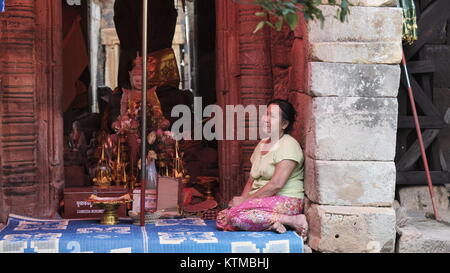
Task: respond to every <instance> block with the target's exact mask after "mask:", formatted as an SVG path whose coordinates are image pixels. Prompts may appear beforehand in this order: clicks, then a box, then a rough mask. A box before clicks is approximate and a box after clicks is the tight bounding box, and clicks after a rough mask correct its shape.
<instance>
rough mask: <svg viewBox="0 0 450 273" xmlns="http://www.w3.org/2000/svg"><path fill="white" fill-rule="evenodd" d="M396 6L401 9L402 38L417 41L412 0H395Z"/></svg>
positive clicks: (410, 41) (414, 9)
mask: <svg viewBox="0 0 450 273" xmlns="http://www.w3.org/2000/svg"><path fill="white" fill-rule="evenodd" d="M397 6H398V7H401V8H402V9H403V37H402V39H403V40H404V41H405V42H406V43H408V44H412V43H414V41H417V39H418V35H417V19H416V6H415V5H414V0H397Z"/></svg>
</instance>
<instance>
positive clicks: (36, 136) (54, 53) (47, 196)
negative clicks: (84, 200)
mask: <svg viewBox="0 0 450 273" xmlns="http://www.w3.org/2000/svg"><path fill="white" fill-rule="evenodd" d="M55 3H56V2H54V1H52V0H42V1H25V0H11V1H7V2H6V4H7V11H6V12H5V13H2V14H1V15H0V121H1V123H0V221H1V220H4V219H5V218H6V216H7V215H8V213H17V214H22V215H28V216H37V217H51V216H53V215H55V213H56V210H57V208H58V203H59V200H60V197H61V191H62V187H63V177H64V176H63V154H62V147H63V144H62V139H63V137H62V100H61V92H62V73H61V71H62V70H61V69H62V54H61V53H62V52H61V50H62V37H61V22H62V19H61V5H60V4H55ZM57 3H61V2H57Z"/></svg>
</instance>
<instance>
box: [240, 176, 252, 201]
mask: <svg viewBox="0 0 450 273" xmlns="http://www.w3.org/2000/svg"><path fill="white" fill-rule="evenodd" d="M252 186H253V177H252V176H251V175H249V176H248V179H247V183H246V184H245V187H244V190H243V191H242V194H241V196H245V197H247V196H248V193H249V192H250V190H251V189H252Z"/></svg>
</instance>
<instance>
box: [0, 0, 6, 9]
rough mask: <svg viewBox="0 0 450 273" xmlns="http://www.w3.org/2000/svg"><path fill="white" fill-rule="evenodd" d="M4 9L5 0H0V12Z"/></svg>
mask: <svg viewBox="0 0 450 273" xmlns="http://www.w3.org/2000/svg"><path fill="white" fill-rule="evenodd" d="M4 11H5V0H0V12H4Z"/></svg>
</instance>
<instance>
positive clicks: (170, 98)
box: [61, 0, 220, 217]
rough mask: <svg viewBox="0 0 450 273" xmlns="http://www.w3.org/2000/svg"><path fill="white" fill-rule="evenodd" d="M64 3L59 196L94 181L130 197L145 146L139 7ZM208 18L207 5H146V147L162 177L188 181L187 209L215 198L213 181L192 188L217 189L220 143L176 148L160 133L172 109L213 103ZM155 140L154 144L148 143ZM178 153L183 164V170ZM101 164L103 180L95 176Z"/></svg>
mask: <svg viewBox="0 0 450 273" xmlns="http://www.w3.org/2000/svg"><path fill="white" fill-rule="evenodd" d="M61 5H62V18H63V22H62V32H63V45H64V48H63V74H64V77H63V82H64V84H63V85H64V92H63V93H64V94H63V114H64V115H63V117H64V177H65V189H66V193H65V196H67V195H71V196H72V192H73V193H77V194H79V193H80V192H84V191H86V192H92V189H91V188H90V187H92V186H100V184H99V183H100V182H99V181H100V180H104V181H108V183H107V184H108V185H111V186H113V189H114V191H115V192H116V193H117V194H119V193H120V194H121V193H124V192H126V190H128V191H129V192H133V190H134V189H135V188H137V187H138V186H139V161H140V158H141V155H140V151H139V145H140V144H139V143H140V142H141V141H142V140H141V139H140V131H139V130H138V127H139V123H140V118H139V115H136V113H137V112H138V111H139V109H140V108H139V107H140V105H139V103H140V95H139V96H138V94H140V91H139V90H138V87H137V83H136V82H135V81H134V80H133V77H134V76H135V75H137V76H140V73H139V71H138V70H137V67H138V63H139V62H141V59H142V58H141V57H140V56H142V52H141V44H142V37H141V28H142V23H141V13H142V12H141V6H142V5H141V2H140V1H128V0H123V1H122V0H110V1H102V2H101V3H100V4H96V3H95V1H80V4H79V5H76V4H68V1H65V0H61ZM213 11H215V3H214V1H195V3H194V2H186V3H185V1H178V0H175V1H166V0H164V1H157V0H154V1H149V21H148V22H149V23H148V47H149V48H148V54H149V61H148V70H149V71H150V74H151V75H149V78H150V79H149V83H148V87H149V89H150V90H151V91H148V92H150V93H148V94H149V95H148V97H150V98H149V99H148V106H150V109H151V111H152V114H151V115H150V116H149V117H150V123H151V124H150V125H148V127H149V128H150V129H149V131H148V136H147V137H146V139H144V141H148V145H149V146H150V147H151V148H150V149H151V151H152V152H153V151H154V152H155V153H156V155H155V158H156V159H155V168H156V172H157V173H158V174H159V175H160V176H164V177H178V178H180V180H183V181H184V182H186V183H191V184H189V186H192V188H193V190H192V191H194V192H195V194H194V195H193V196H192V197H191V200H190V201H191V203H193V204H195V203H199V202H201V201H204V200H205V199H206V198H208V200H210V199H213V198H220V197H218V196H217V195H216V193H217V188H218V183H214V185H212V186H211V185H208V186H205V185H200V184H198V185H197V184H196V182H198V181H200V180H202V179H203V180H202V181H204V179H206V178H209V179H212V178H216V179H215V180H216V182H218V156H217V141H206V140H195V141H194V140H192V141H180V142H179V143H177V142H175V141H169V140H167V133H168V132H169V131H170V125H171V124H172V123H173V122H174V121H175V120H176V118H172V117H171V110H172V108H173V107H174V106H176V105H180V104H181V105H186V106H188V107H192V104H193V97H194V96H195V97H201V98H202V104H203V107H206V106H207V105H209V104H216V103H217V102H216V90H215V78H216V76H215V65H216V63H215V21H216V18H215V12H213ZM155 109H156V110H155ZM155 111H156V112H157V114H156V113H155ZM130 122H131V124H135V125H130ZM148 124H149V123H148ZM133 126H134V127H133ZM186 129H188V130H189V128H186ZM155 135H156V140H154V141H153V142H152V141H150V140H149V138H152V136H153V137H154V136H155ZM176 147H177V148H176ZM147 156H148V155H147ZM176 156H179V157H182V161H183V167H182V170H179V169H178V168H179V166H178V165H177V164H176V163H175V161H176V158H175V157H176ZM147 158H148V157H147ZM101 161H103V162H104V163H105V164H104V167H105V168H108V169H109V172H110V175H109V176H108V175H103V176H101V177H99V174H98V173H99V162H101ZM119 161H120V162H119ZM175 165H177V166H175ZM180 171H182V172H183V173H182V175H181V174H180ZM71 189H72V190H71ZM125 189H126V190H125ZM81 196H83V197H82V198H84V195H80V197H79V198H81ZM65 199H66V200H65V201H64V202H63V203H62V204H61V205H63V207H64V206H65V207H66V208H67V206H71V205H73V201H74V200H75V199H71V198H69V199H70V202H71V203H72V204H69V201H68V200H69V199H68V198H65ZM186 202H187V201H186ZM66 212H67V209H66ZM61 213H62V214H64V210H61ZM70 216H72V217H74V216H76V217H78V216H79V215H70Z"/></svg>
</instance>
